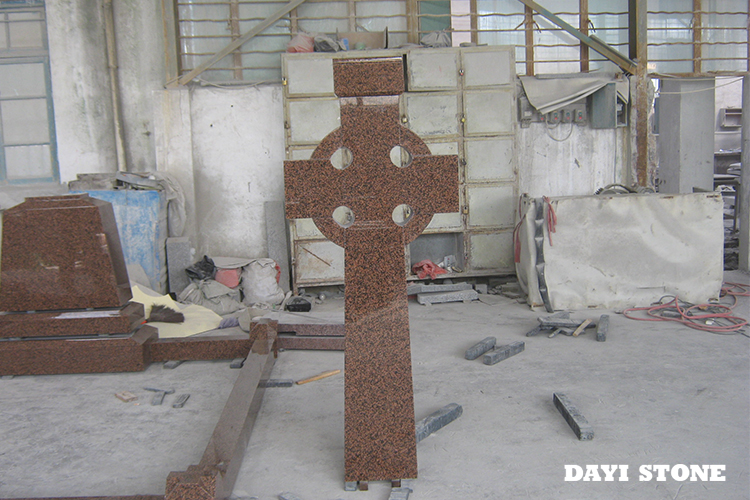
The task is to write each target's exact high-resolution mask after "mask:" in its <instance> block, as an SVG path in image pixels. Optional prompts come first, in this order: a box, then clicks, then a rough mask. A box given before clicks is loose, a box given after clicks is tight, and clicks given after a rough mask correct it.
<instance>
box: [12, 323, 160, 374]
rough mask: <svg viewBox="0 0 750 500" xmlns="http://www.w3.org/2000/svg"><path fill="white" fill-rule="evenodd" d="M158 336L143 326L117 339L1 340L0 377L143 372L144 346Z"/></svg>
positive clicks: (146, 357) (146, 364) (145, 359)
mask: <svg viewBox="0 0 750 500" xmlns="http://www.w3.org/2000/svg"><path fill="white" fill-rule="evenodd" d="M157 335H158V334H157V330H156V328H153V327H151V326H148V325H144V326H143V327H141V328H140V329H138V331H136V332H135V333H133V334H132V335H129V336H127V337H119V338H118V337H115V338H102V337H93V338H87V339H55V340H4V341H0V375H58V374H67V373H112V372H137V371H142V370H144V369H145V368H146V366H148V364H149V359H148V355H147V349H146V347H145V344H146V343H147V342H148V341H150V340H154V339H156V338H157Z"/></svg>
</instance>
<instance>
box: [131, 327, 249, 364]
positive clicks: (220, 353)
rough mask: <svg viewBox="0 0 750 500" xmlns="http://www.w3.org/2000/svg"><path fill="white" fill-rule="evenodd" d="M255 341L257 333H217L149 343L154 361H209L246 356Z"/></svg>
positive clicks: (149, 349)
mask: <svg viewBox="0 0 750 500" xmlns="http://www.w3.org/2000/svg"><path fill="white" fill-rule="evenodd" d="M254 341H255V334H253V335H252V336H251V335H249V334H247V333H241V334H235V335H216V336H211V337H186V338H179V339H159V340H156V341H153V342H149V343H148V344H147V346H146V347H147V349H148V353H149V357H150V359H151V362H152V363H158V362H161V361H171V360H176V361H208V360H215V359H235V358H244V357H245V356H247V353H248V352H250V349H251V347H252V345H253V342H254Z"/></svg>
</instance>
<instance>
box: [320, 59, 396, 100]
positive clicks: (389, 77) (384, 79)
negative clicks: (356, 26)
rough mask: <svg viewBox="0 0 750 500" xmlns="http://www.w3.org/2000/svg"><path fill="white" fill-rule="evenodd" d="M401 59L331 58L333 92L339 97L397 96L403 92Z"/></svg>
mask: <svg viewBox="0 0 750 500" xmlns="http://www.w3.org/2000/svg"><path fill="white" fill-rule="evenodd" d="M405 81H406V80H405V78H404V59H403V57H402V56H396V57H381V58H377V59H373V58H369V59H334V61H333V90H334V92H335V93H336V95H337V96H339V97H360V96H378V95H399V94H402V93H403V92H405V91H406V84H405Z"/></svg>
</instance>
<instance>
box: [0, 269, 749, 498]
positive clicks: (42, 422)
mask: <svg viewBox="0 0 750 500" xmlns="http://www.w3.org/2000/svg"><path fill="white" fill-rule="evenodd" d="M726 279H727V280H728V281H739V282H744V283H748V282H750V276H749V275H747V274H744V273H741V272H737V271H733V272H728V273H727V276H726ZM735 311H736V312H737V313H738V314H739V315H741V316H744V317H750V299H748V298H744V299H743V300H742V301H741V302H740V304H739V305H738V306H737V308H736V309H735ZM604 312H605V311H599V310H597V311H580V312H577V313H575V312H574V313H573V315H572V317H573V318H581V319H583V318H586V317H598V316H599V315H600V314H602V313H604ZM539 315H540V314H539V313H534V312H532V311H530V310H529V309H528V308H527V307H526V306H525V305H521V304H518V303H517V302H515V301H512V300H510V299H506V298H499V303H498V304H497V305H487V304H484V303H481V302H472V303H470V304H463V303H457V304H443V305H435V306H431V307H425V306H420V305H418V304H416V303H413V304H410V318H411V337H412V359H413V372H414V388H415V395H414V400H415V411H416V417H417V419H421V418H424V417H425V416H427V415H429V414H430V413H431V412H433V411H435V410H437V409H439V408H440V407H442V406H444V405H446V404H448V403H459V404H461V405H462V406H463V415H462V416H461V417H460V418H459V419H458V420H456V421H455V422H453V423H451V424H449V425H448V426H447V427H445V428H443V429H442V430H440V431H438V432H437V433H435V434H433V435H432V436H430V437H428V438H426V439H425V440H424V441H422V442H421V443H419V445H418V457H419V478H418V479H416V480H413V481H409V482H408V483H407V485H408V486H409V487H410V488H412V489H413V490H414V491H413V493H412V495H411V496H410V500H427V499H429V500H454V499H457V498H462V499H472V500H474V499H484V498H486V499H496V498H514V499H515V498H519V499H520V498H529V499H540V500H541V499H545V500H546V499H550V498H555V499H581V498H597V499H601V498H607V499H610V498H611V499H633V500H636V499H637V500H642V499H665V500H666V499H669V500H675V499H680V500H688V499H702V500H706V499H721V500H732V499H738V500H739V499H747V498H750V387H749V385H748V384H749V383H750V338H748V337H745V336H742V335H733V336H721V335H713V334H710V333H703V332H699V331H697V330H692V329H689V328H686V327H681V326H679V325H676V324H666V323H664V324H662V323H643V322H636V321H632V320H628V319H626V318H624V317H623V316H621V315H616V314H612V315H611V320H610V321H611V323H610V332H609V335H608V338H607V341H606V342H604V343H600V342H596V341H595V340H594V336H593V335H592V334H591V333H590V332H589V333H587V334H585V335H583V336H582V337H578V338H573V337H564V336H558V337H555V338H553V339H550V338H547V337H546V336H537V337H533V338H526V337H524V333H525V332H526V331H528V330H530V329H531V328H532V327H533V326H535V324H537V321H536V317H537V316H539ZM309 316H312V317H314V318H323V319H328V320H331V319H339V320H340V319H342V318H343V300H341V299H329V300H328V301H326V302H325V303H324V304H322V305H320V306H318V307H316V309H315V310H314V311H313V313H312V314H311V315H309ZM309 321H316V319H310V320H309ZM285 322H300V317H299V316H294V317H287V318H286V319H285ZM490 335H492V336H496V337H497V339H498V343H500V344H506V343H510V342H514V341H517V340H523V341H525V342H526V350H525V351H524V352H522V353H521V354H519V355H517V356H514V357H512V358H510V359H508V360H505V361H503V362H501V363H499V364H497V365H494V366H485V365H483V364H482V363H481V360H475V361H467V360H465V359H464V358H463V353H464V351H465V349H466V348H467V347H469V346H471V345H472V344H473V343H475V342H477V341H479V340H481V339H482V338H484V337H486V336H490ZM343 367H344V359H343V353H340V352H311V351H307V352H305V351H287V352H283V353H282V354H281V355H280V357H279V359H278V361H277V363H276V366H275V367H274V371H273V374H272V377H273V378H290V379H301V378H305V377H307V376H311V375H315V374H318V373H320V372H323V371H326V370H331V369H337V368H342V369H343ZM237 373H238V371H237V370H231V369H230V368H229V362H227V361H216V362H191V363H184V364H182V365H181V366H179V367H178V368H176V369H174V370H167V369H164V368H162V366H161V365H153V366H151V367H149V368H148V369H147V370H146V371H145V372H142V373H127V374H126V373H123V374H103V375H62V376H40V377H14V378H12V379H3V380H0V498H13V497H43V496H87V495H88V496H93V495H133V494H146V493H150V494H158V493H163V491H164V483H165V478H166V475H167V474H168V473H169V471H173V470H184V469H186V468H187V466H188V465H190V464H194V463H197V462H198V460H199V458H200V456H201V455H202V453H203V449H204V447H205V445H206V443H207V441H208V438H209V436H210V434H211V431H212V429H213V426H214V425H215V422H216V420H217V419H218V417H219V414H220V413H221V410H222V407H223V403H224V401H225V399H226V397H227V396H228V394H229V391H230V390H231V386H232V383H233V381H234V379H235V378H236V376H237ZM343 381H344V379H343V375H337V376H334V377H331V378H327V379H324V380H320V381H317V382H313V383H309V384H306V385H302V386H295V387H292V388H279V389H268V390H267V391H266V396H265V398H264V403H263V407H262V409H261V413H260V415H259V418H258V421H257V422H256V426H255V429H254V431H253V434H252V437H251V441H250V444H249V446H248V449H247V453H246V456H245V460H244V462H243V465H242V469H241V471H240V475H239V478H238V480H237V483H236V485H235V491H234V495H233V496H235V497H238V498H257V499H259V500H271V499H276V498H277V496H278V494H279V493H281V492H285V491H290V492H293V493H294V494H296V495H297V496H298V497H299V498H300V499H302V500H339V499H343V500H386V499H387V498H388V496H389V493H390V485H389V484H386V483H371V485H370V491H368V492H359V491H358V492H347V491H344V489H343V468H344V464H343V447H344V440H343V426H344V420H343V400H344V398H343V390H344V386H343ZM148 385H152V386H158V387H174V388H175V389H176V391H177V394H180V393H183V392H189V393H190V394H191V398H190V400H189V401H188V403H187V405H186V406H185V407H184V408H183V409H173V408H172V407H171V404H167V405H164V406H159V407H152V406H150V404H149V401H150V398H151V393H148V392H146V391H144V390H142V387H143V386H148ZM121 390H130V391H132V392H134V393H136V394H137V395H138V396H139V397H140V399H139V401H137V402H136V403H140V404H138V405H136V404H135V403H122V402H120V401H119V400H117V399H115V398H114V396H113V393H114V392H117V391H121ZM553 392H562V393H565V394H567V396H568V397H569V398H570V399H571V400H572V401H573V402H574V403H575V404H576V406H577V407H578V408H579V410H580V411H581V413H582V414H583V415H585V417H586V418H587V419H588V421H589V422H590V423H591V425H592V426H593V428H594V432H595V437H594V439H593V440H592V441H578V440H577V439H576V437H575V435H574V434H573V432H572V431H571V429H570V428H569V427H568V425H567V424H566V422H565V421H564V420H563V418H562V416H561V415H560V414H559V413H558V412H557V410H556V409H555V407H554V405H553V403H552V393H553ZM174 397H175V395H172V396H168V399H167V400H166V401H165V403H171V399H169V398H174ZM566 464H576V465H580V466H583V467H585V466H586V465H587V464H618V465H619V464H624V465H628V466H629V471H628V477H629V481H627V482H621V481H614V482H606V481H601V482H583V481H580V482H566V481H565V469H564V465H566ZM654 464H668V465H677V464H686V465H690V464H698V465H708V464H713V465H724V466H726V470H725V472H724V474H723V475H724V476H725V478H726V480H725V481H722V482H709V481H705V482H704V481H695V482H691V481H684V482H680V481H676V480H674V479H673V478H672V477H671V476H670V475H669V474H667V478H666V480H665V481H657V480H651V481H639V476H640V474H639V467H640V466H642V465H654ZM618 477H619V474H618Z"/></svg>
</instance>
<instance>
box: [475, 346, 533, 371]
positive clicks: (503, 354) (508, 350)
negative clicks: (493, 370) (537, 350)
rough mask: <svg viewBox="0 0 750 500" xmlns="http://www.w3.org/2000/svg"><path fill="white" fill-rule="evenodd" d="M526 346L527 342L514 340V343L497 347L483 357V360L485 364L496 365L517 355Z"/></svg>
mask: <svg viewBox="0 0 750 500" xmlns="http://www.w3.org/2000/svg"><path fill="white" fill-rule="evenodd" d="M525 347H526V344H525V343H524V342H522V341H518V342H513V343H512V344H508V345H504V346H500V347H496V348H495V349H494V350H493V351H490V352H488V353H487V354H485V355H484V357H483V358H482V362H483V363H484V364H485V365H494V364H497V363H499V362H500V361H503V360H505V359H508V358H509V357H511V356H515V355H516V354H518V353H519V352H522V351H523V350H524V349H525Z"/></svg>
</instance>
